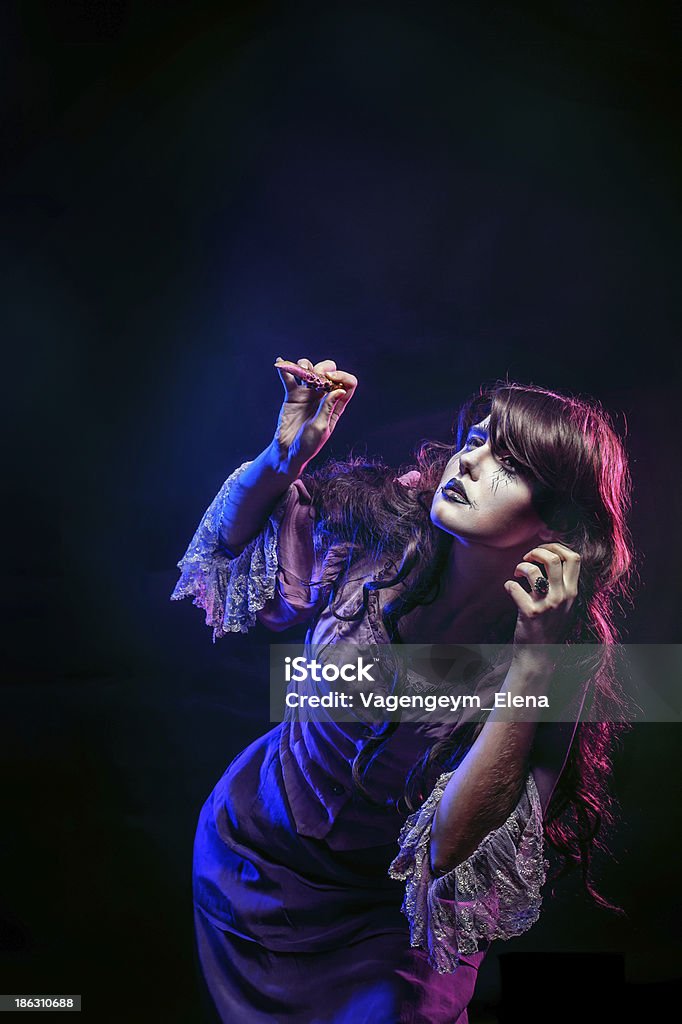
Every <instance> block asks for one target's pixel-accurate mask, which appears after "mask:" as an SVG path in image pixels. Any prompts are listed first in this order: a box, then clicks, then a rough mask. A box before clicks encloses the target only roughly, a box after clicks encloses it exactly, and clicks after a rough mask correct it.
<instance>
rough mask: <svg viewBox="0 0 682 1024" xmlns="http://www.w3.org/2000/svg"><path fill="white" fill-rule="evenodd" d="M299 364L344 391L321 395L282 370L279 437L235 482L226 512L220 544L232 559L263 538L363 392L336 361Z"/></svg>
mask: <svg viewBox="0 0 682 1024" xmlns="http://www.w3.org/2000/svg"><path fill="white" fill-rule="evenodd" d="M298 363H299V365H300V366H302V367H305V368H307V369H311V370H314V371H315V372H316V373H320V374H322V373H324V374H327V375H328V376H329V377H330V378H331V379H332V380H336V381H338V382H339V384H340V385H343V387H340V388H339V389H336V390H334V391H331V392H329V393H328V394H325V393H323V394H322V395H321V394H320V392H319V391H315V390H313V389H311V388H306V387H303V386H301V385H300V384H299V383H298V381H297V380H296V378H295V377H294V376H293V374H291V373H287V372H286V371H284V370H280V369H278V370H277V372H278V373H279V376H280V379H281V381H282V384H283V386H284V402H283V403H282V408H281V409H280V413H279V418H278V421H277V427H276V430H275V435H274V437H273V439H272V442H271V443H270V444H269V445H268V447H267V448H266V449H265V450H264V451H263V452H261V454H260V455H258V456H257V458H255V459H254V460H253V462H251V464H250V465H249V466H247V468H246V469H245V470H244V471H243V472H242V473H241V474H240V476H239V478H238V479H237V480H235V482H234V485H233V486H232V487H231V488H230V492H229V494H228V496H227V499H226V501H225V503H224V505H223V509H222V514H221V518H220V524H219V533H220V541H221V544H222V545H223V547H224V548H225V550H226V551H227V552H229V554H231V555H232V556H236V555H238V554H239V553H240V552H241V551H243V549H244V547H245V546H246V545H247V544H248V543H249V542H250V541H251V540H252V539H253V538H254V537H255V536H256V535H257V534H258V533H259V531H260V530H261V529H262V528H263V524H264V523H265V522H266V521H267V518H268V516H269V515H270V513H271V512H272V510H273V508H274V506H275V505H276V504H277V501H278V500H279V499H280V498H281V497H282V495H283V494H284V493H285V491H286V490H287V489H288V487H289V485H290V484H292V483H293V482H294V480H297V479H298V478H299V477H300V475H301V474H302V473H303V471H304V469H305V467H306V466H307V464H308V463H309V462H310V461H311V459H313V458H314V457H315V455H317V453H318V452H319V451H320V450H321V449H322V448H323V447H324V445H325V444H326V443H327V441H328V440H329V437H330V435H331V433H332V432H333V430H334V428H335V427H336V424H337V423H338V421H339V418H340V416H341V415H342V413H343V411H344V409H345V408H346V406H347V405H348V402H349V401H350V400H351V398H352V397H353V394H354V392H355V388H356V387H357V379H356V378H355V377H354V376H353V375H352V374H350V373H345V372H344V371H342V370H337V368H336V363H335V362H334V361H333V360H331V359H323V360H322V361H321V362H319V363H316V364H315V365H313V364H312V363H311V361H310V360H309V359H299V360H298Z"/></svg>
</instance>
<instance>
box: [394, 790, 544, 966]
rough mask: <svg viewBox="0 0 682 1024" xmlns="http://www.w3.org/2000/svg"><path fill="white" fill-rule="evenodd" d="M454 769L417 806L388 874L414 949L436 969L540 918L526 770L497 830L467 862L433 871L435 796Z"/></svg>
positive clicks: (535, 810) (533, 802) (533, 799)
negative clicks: (401, 887)
mask: <svg viewBox="0 0 682 1024" xmlns="http://www.w3.org/2000/svg"><path fill="white" fill-rule="evenodd" d="M452 774H453V773H452V772H446V773H445V774H444V775H441V776H440V778H439V779H438V781H437V782H436V785H435V786H434V788H433V791H432V792H431V794H430V795H429V797H428V799H427V800H426V801H425V802H424V804H423V805H422V807H421V808H420V809H419V810H418V811H416V812H415V813H414V814H412V815H410V817H409V818H408V819H407V821H406V822H405V824H404V825H403V827H402V829H401V832H400V839H399V844H400V852H399V854H398V856H397V857H396V858H395V860H394V861H393V862H392V864H391V865H390V867H389V875H390V876H391V878H395V879H397V880H400V881H405V883H406V885H405V898H404V900H403V905H402V910H403V913H404V914H405V916H406V917H407V919H408V921H409V924H410V942H411V945H412V946H416V947H418V948H419V949H423V950H424V951H425V952H427V953H428V955H429V963H430V964H431V966H432V967H433V968H434V969H435V970H436V971H438V972H439V973H441V974H446V973H448V972H451V971H454V970H456V968H457V967H458V965H459V959H458V957H459V954H462V955H464V956H466V955H469V954H471V953H476V952H478V951H479V944H481V943H486V942H491V941H493V940H494V939H510V938H512V936H514V935H520V934H521V933H522V932H525V931H527V930H528V929H529V928H530V927H531V925H533V924H534V923H535V922H536V921H537V919H538V917H539V916H540V905H541V903H542V897H541V895H540V889H541V886H542V885H543V883H544V881H545V871H546V868H547V866H548V865H547V862H546V861H545V860H544V856H543V826H542V808H541V806H540V798H539V796H538V791H537V788H536V785H535V780H534V779H533V775H532V773H529V775H528V777H527V779H526V784H525V787H524V792H523V794H522V795H521V799H520V800H519V803H518V804H517V806H516V807H515V808H514V810H513V811H512V813H511V814H510V816H509V817H508V818H507V820H506V821H505V823H504V824H503V825H501V826H500V828H497V829H495V830H494V831H493V832H491V833H490V834H489V835H487V836H486V837H485V839H483V841H482V842H481V844H480V845H479V846H478V848H477V849H476V850H475V851H474V852H473V853H472V855H471V856H470V857H469V858H468V860H466V861H464V862H463V863H462V864H458V865H457V867H455V868H453V870H452V871H449V872H448V873H447V874H445V875H442V876H438V875H435V874H434V873H433V872H432V870H431V865H430V859H429V842H430V838H431V825H432V823H433V818H434V815H435V813H436V807H437V805H438V801H439V800H440V798H441V797H442V795H443V791H444V790H445V786H446V785H447V782H448V779H449V778H450V777H451V775H452Z"/></svg>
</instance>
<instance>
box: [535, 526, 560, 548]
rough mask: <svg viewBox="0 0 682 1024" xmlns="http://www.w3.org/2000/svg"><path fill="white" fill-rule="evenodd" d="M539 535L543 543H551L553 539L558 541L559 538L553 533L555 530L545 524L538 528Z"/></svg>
mask: <svg viewBox="0 0 682 1024" xmlns="http://www.w3.org/2000/svg"><path fill="white" fill-rule="evenodd" d="M539 537H540V540H541V541H543V543H545V544H551V543H552V542H553V541H558V540H559V537H558V535H557V534H556V533H555V531H554V530H550V528H549V527H548V526H546V527H544V528H543V529H542V530H540V533H539Z"/></svg>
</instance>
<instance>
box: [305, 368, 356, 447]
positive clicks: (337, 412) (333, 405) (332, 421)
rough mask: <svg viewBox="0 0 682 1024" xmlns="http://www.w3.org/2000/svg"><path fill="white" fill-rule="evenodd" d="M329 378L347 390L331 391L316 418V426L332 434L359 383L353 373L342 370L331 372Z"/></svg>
mask: <svg viewBox="0 0 682 1024" xmlns="http://www.w3.org/2000/svg"><path fill="white" fill-rule="evenodd" d="M328 376H329V377H330V378H331V379H332V380H334V381H339V382H341V381H342V382H343V383H344V384H345V386H346V390H341V389H339V390H337V391H330V393H329V394H328V395H325V398H324V400H323V402H322V403H321V405H320V409H319V412H318V414H317V416H316V417H315V422H316V424H317V425H318V426H320V427H323V428H328V429H329V432H330V433H331V431H332V430H333V429H334V427H335V426H336V424H337V423H338V421H339V417H340V416H341V414H342V413H343V411H344V409H345V408H346V406H347V405H348V403H349V402H350V400H351V398H352V397H353V394H354V392H355V389H356V387H357V385H358V381H357V377H354V376H353V374H352V373H344V372H343V371H342V370H335V371H330V372H329V373H328Z"/></svg>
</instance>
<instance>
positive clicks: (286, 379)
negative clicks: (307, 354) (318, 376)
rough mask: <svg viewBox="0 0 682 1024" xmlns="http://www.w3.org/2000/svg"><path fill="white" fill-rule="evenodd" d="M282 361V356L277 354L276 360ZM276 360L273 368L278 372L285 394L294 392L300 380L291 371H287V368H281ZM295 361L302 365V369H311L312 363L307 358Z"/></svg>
mask: <svg viewBox="0 0 682 1024" xmlns="http://www.w3.org/2000/svg"><path fill="white" fill-rule="evenodd" d="M283 361H284V356H277V362H283ZM277 362H276V363H275V369H276V370H277V373H278V374H279V379H280V380H281V381H282V384H283V385H284V390H285V391H286V392H287V394H289V393H290V392H294V393H296V392H297V390H298V388H299V386H300V384H301V382H300V380H299V379H298V377H294V375H293V373H289V371H288V370H283V369H282V368H281V367H279V366H277ZM296 362H297V363H298V365H299V366H302V367H303V369H304V370H312V369H313V364H312V363H311V362H310V360H309V359H297V360H296ZM289 365H292V364H289Z"/></svg>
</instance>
